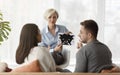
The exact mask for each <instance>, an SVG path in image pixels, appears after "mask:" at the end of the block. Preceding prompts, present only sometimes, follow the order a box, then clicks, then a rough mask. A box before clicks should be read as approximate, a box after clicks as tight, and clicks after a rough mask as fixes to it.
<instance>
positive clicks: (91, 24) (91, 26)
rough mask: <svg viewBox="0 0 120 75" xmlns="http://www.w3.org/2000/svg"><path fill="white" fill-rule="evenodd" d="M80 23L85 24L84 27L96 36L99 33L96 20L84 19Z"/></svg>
mask: <svg viewBox="0 0 120 75" xmlns="http://www.w3.org/2000/svg"><path fill="white" fill-rule="evenodd" d="M80 25H82V26H84V28H85V29H86V30H88V31H90V33H91V34H92V35H93V36H94V38H97V34H98V25H97V23H96V22H95V21H94V20H84V21H83V22H81V23H80Z"/></svg>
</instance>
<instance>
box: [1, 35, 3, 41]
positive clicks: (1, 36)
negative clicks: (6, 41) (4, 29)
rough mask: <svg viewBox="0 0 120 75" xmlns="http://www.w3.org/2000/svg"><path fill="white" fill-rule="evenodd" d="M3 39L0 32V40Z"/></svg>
mask: <svg viewBox="0 0 120 75" xmlns="http://www.w3.org/2000/svg"><path fill="white" fill-rule="evenodd" d="M2 41H3V37H2V36H1V34H0V42H2Z"/></svg>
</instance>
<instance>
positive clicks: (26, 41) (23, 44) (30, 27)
mask: <svg viewBox="0 0 120 75" xmlns="http://www.w3.org/2000/svg"><path fill="white" fill-rule="evenodd" d="M38 30H39V29H38V26H37V25H36V24H33V23H28V24H25V25H24V26H23V28H22V30H21V34H20V41H19V46H18V48H17V52H16V62H17V63H18V64H21V63H23V62H24V59H25V57H27V56H28V54H29V52H30V50H31V48H33V47H34V46H37V43H38V40H37V37H36V36H37V35H38Z"/></svg>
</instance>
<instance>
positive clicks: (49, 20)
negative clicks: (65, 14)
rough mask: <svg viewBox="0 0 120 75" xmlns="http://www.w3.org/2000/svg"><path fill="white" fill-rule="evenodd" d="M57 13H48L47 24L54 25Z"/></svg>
mask: <svg viewBox="0 0 120 75" xmlns="http://www.w3.org/2000/svg"><path fill="white" fill-rule="evenodd" d="M57 18H58V17H57V14H56V13H53V14H52V15H50V16H49V17H48V24H49V25H55V23H56V21H57Z"/></svg>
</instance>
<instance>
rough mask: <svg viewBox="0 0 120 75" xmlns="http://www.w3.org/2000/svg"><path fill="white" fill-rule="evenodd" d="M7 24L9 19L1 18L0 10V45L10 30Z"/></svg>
mask: <svg viewBox="0 0 120 75" xmlns="http://www.w3.org/2000/svg"><path fill="white" fill-rule="evenodd" d="M9 24H10V22H9V21H4V20H3V14H2V12H0V45H1V43H2V42H3V41H4V40H6V39H8V35H9V32H10V31H11V28H10V26H9Z"/></svg>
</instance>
